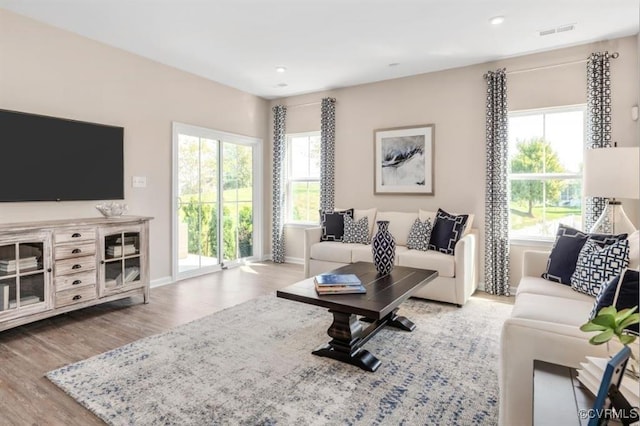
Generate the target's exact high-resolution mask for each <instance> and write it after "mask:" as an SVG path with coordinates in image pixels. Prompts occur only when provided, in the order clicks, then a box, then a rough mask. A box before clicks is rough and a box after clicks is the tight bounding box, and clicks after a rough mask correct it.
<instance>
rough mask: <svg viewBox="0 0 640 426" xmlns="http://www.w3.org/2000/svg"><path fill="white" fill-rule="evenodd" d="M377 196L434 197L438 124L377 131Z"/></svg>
mask: <svg viewBox="0 0 640 426" xmlns="http://www.w3.org/2000/svg"><path fill="white" fill-rule="evenodd" d="M373 136H374V143H375V147H374V149H375V152H374V173H375V177H374V191H373V192H374V194H422V195H434V182H433V180H434V179H433V177H434V172H433V155H434V144H435V125H434V124H425V125H420V126H407V127H394V128H391V129H378V130H374V132H373Z"/></svg>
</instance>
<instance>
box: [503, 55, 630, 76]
mask: <svg viewBox="0 0 640 426" xmlns="http://www.w3.org/2000/svg"><path fill="white" fill-rule="evenodd" d="M618 56H620V54H619V53H618V52H613V53H612V54H611V56H609V57H610V58H611V59H617V58H618ZM588 60H589V59H580V60H577V61H569V62H561V63H559V64H552V65H543V66H541V67H535V68H524V69H521V70H514V71H507V74H520V73H524V72H530V71H539V70H546V69H549V68H557V67H563V66H565V65H574V64H582V63H585V62H587V61H588Z"/></svg>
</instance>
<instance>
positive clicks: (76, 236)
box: [71, 232, 82, 238]
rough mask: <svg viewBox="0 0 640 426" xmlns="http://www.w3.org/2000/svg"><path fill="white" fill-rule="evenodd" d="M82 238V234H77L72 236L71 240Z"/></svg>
mask: <svg viewBox="0 0 640 426" xmlns="http://www.w3.org/2000/svg"><path fill="white" fill-rule="evenodd" d="M80 237H82V234H80V233H79V232H75V233H74V234H73V235H71V238H80Z"/></svg>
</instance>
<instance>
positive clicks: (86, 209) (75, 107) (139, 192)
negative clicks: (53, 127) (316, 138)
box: [0, 9, 270, 279]
mask: <svg viewBox="0 0 640 426" xmlns="http://www.w3.org/2000/svg"><path fill="white" fill-rule="evenodd" d="M0 108H3V109H11V110H18V111H25V112H31V113H37V114H44V115H52V116H57V117H65V118H72V119H77V120H84V121H91V122H98V123H105V124H111V125H117V126H122V127H124V128H125V141H124V145H125V153H124V156H125V186H126V189H125V202H126V203H128V205H129V212H130V213H131V214H136V215H148V216H153V217H155V219H154V220H153V221H152V223H151V278H152V279H160V278H164V277H167V276H169V275H170V274H171V122H172V121H178V122H183V123H188V124H194V125H198V126H203V127H208V128H212V129H217V130H222V131H227V132H232V133H237V134H243V135H248V136H253V137H257V138H262V139H264V138H265V137H266V136H267V128H268V123H269V120H270V118H269V110H268V103H267V101H265V100H263V99H261V98H258V97H256V96H252V95H249V94H247V93H244V92H241V91H239V90H235V89H232V88H229V87H227V86H223V85H221V84H218V83H215V82H212V81H209V80H206V79H204V78H200V77H197V76H194V75H191V74H188V73H185V72H182V71H178V70H177V69H174V68H171V67H168V66H165V65H162V64H159V63H157V62H153V61H150V60H147V59H144V58H142V57H140V56H136V55H133V54H130V53H126V52H124V51H122V50H119V49H116V48H113V47H108V46H105V45H103V44H100V43H97V42H94V41H92V40H89V39H87V38H84V37H80V36H77V35H75V34H72V33H70V32H66V31H62V30H59V29H56V28H53V27H51V26H48V25H44V24H41V23H38V22H36V21H33V20H31V19H27V18H24V17H21V16H19V15H16V14H13V13H11V12H7V11H4V10H1V9H0ZM134 175H135V176H146V177H147V187H146V188H143V189H140V188H135V189H134V188H132V187H131V177H132V176H134ZM95 204H96V203H95V202H61V203H49V202H37V203H35V202H34V203H3V204H0V222H2V223H7V222H14V221H24V220H46V219H55V218H71V217H90V216H96V215H98V212H97V211H96V210H95V209H94V205H95Z"/></svg>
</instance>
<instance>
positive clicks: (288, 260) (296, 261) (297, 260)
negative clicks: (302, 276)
mask: <svg viewBox="0 0 640 426" xmlns="http://www.w3.org/2000/svg"><path fill="white" fill-rule="evenodd" d="M284 262H285V263H294V264H296V265H304V259H303V258H301V257H289V256H285V258H284Z"/></svg>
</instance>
